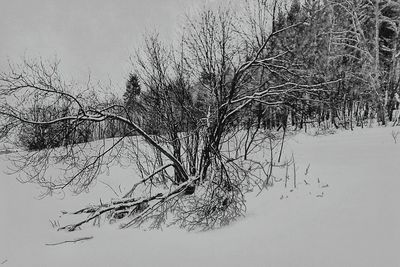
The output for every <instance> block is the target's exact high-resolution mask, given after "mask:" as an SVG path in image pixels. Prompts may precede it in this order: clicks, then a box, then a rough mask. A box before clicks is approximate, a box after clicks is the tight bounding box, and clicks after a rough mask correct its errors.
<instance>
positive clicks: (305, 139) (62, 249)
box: [0, 127, 400, 266]
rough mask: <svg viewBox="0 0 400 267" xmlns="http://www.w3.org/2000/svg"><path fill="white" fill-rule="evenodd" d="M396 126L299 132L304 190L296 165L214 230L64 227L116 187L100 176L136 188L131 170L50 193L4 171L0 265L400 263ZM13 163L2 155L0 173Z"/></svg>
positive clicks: (296, 141) (296, 145)
mask: <svg viewBox="0 0 400 267" xmlns="http://www.w3.org/2000/svg"><path fill="white" fill-rule="evenodd" d="M393 130H395V131H400V127H397V128H392V127H387V128H371V129H357V130H355V131H353V132H351V131H344V132H338V133H336V134H334V135H325V136H321V135H320V136H310V135H305V134H298V135H296V136H294V137H292V138H291V139H290V140H289V141H288V144H287V155H291V153H292V152H293V153H294V157H295V160H296V168H297V171H296V176H297V187H296V188H294V186H293V179H292V178H293V177H292V176H293V175H292V173H293V169H292V167H290V169H289V173H290V180H289V183H288V186H287V188H285V187H284V183H283V182H276V183H275V185H274V186H273V187H272V188H269V189H268V190H264V191H263V193H262V194H260V195H259V196H258V197H255V194H256V193H257V192H254V196H249V200H248V203H247V207H248V212H247V216H246V217H245V218H243V219H240V220H239V221H237V222H235V223H233V224H231V225H230V226H228V227H225V228H222V229H218V230H214V231H208V232H190V233H188V232H186V231H184V230H180V229H176V228H167V229H163V230H162V231H161V230H160V231H145V230H143V229H136V228H131V229H127V230H119V229H117V226H118V225H117V224H113V225H109V224H108V223H103V224H102V225H101V227H100V228H98V227H85V228H84V229H83V230H80V231H76V232H72V233H67V232H62V231H59V232H58V231H56V228H53V227H52V223H51V222H50V221H52V222H53V224H54V223H58V222H59V223H60V224H61V225H64V224H65V223H67V222H68V220H72V221H74V219H75V218H73V217H71V216H61V213H60V211H61V210H67V211H74V210H77V209H79V208H82V207H84V206H86V204H87V203H93V202H98V201H99V198H100V196H101V197H102V199H103V200H105V201H106V200H107V198H111V197H113V196H114V193H113V191H112V190H111V189H110V188H109V187H108V186H107V185H105V184H103V183H102V182H101V181H103V182H106V183H108V184H110V185H111V186H113V187H114V188H115V189H116V188H118V185H120V184H121V185H122V187H123V188H124V187H126V188H128V187H129V186H130V185H131V183H127V181H130V179H131V178H129V179H128V177H129V175H130V174H129V172H128V171H127V170H124V169H112V170H111V172H110V174H109V176H107V175H104V176H102V177H100V178H99V182H98V183H97V185H96V186H95V188H94V189H93V190H92V191H91V192H90V193H89V194H82V195H79V196H72V195H69V194H68V193H66V195H65V196H62V195H55V196H52V197H47V198H45V199H42V200H38V199H37V196H38V195H39V194H40V189H39V188H37V187H36V186H35V185H28V184H20V183H18V182H17V181H16V176H7V175H5V174H0V177H1V178H0V190H1V191H0V214H1V220H0V240H1V241H0V265H2V266H400V193H399V191H400V134H399V138H398V139H399V140H398V142H397V144H395V142H394V139H393V137H392V131H393ZM7 164H8V163H7V161H5V155H0V170H5V169H6V166H7ZM124 184H125V186H124ZM123 188H122V189H123ZM116 191H117V190H116ZM122 191H123V190H122ZM117 192H118V191H117ZM60 216H61V217H60ZM92 236H93V238H92V239H89V240H86V241H79V242H75V243H72V242H68V243H63V244H60V245H46V244H54V243H59V242H63V241H66V240H74V239H76V238H82V237H92Z"/></svg>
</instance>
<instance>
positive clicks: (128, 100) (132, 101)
mask: <svg viewBox="0 0 400 267" xmlns="http://www.w3.org/2000/svg"><path fill="white" fill-rule="evenodd" d="M139 95H140V84H139V78H138V76H137V75H136V74H132V73H130V74H129V78H128V80H127V81H126V91H125V93H124V95H123V100H124V104H125V107H126V108H127V109H128V110H129V111H132V110H134V108H135V106H136V104H137V103H138V97H139Z"/></svg>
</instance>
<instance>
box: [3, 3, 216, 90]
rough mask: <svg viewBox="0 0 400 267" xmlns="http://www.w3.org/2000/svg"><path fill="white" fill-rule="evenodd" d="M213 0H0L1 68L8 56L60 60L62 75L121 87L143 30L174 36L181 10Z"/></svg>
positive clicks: (13, 59) (184, 10)
mask: <svg viewBox="0 0 400 267" xmlns="http://www.w3.org/2000/svg"><path fill="white" fill-rule="evenodd" d="M206 1H207V2H214V1H215V0H0V71H4V70H6V69H7V64H8V63H7V61H8V60H11V61H12V62H18V61H20V60H21V59H22V58H23V57H24V56H26V57H28V58H39V57H41V58H43V59H51V58H54V57H55V56H56V57H57V58H59V59H60V60H61V67H62V71H63V74H64V76H65V77H67V78H68V79H69V78H74V79H75V80H77V81H84V80H85V79H86V78H87V77H88V73H89V72H90V73H91V76H92V79H94V80H101V81H103V82H106V81H108V80H110V79H111V81H112V82H113V84H115V85H116V86H117V87H118V85H119V86H120V87H121V86H123V84H124V83H125V82H124V81H125V78H126V77H127V74H128V73H129V70H130V64H129V56H130V55H132V54H133V53H134V49H135V47H137V46H138V45H140V43H141V41H142V36H143V33H144V32H145V31H146V30H148V31H149V30H153V29H156V30H158V31H159V32H160V34H161V36H162V37H163V38H167V39H168V38H169V39H171V38H174V35H175V34H176V33H177V31H178V27H177V26H178V25H179V21H181V20H182V18H183V15H184V13H185V12H186V11H188V10H190V9H191V8H193V7H195V6H198V5H201V4H203V3H205V2H206Z"/></svg>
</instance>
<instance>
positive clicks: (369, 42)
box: [20, 0, 400, 157]
mask: <svg viewBox="0 0 400 267" xmlns="http://www.w3.org/2000/svg"><path fill="white" fill-rule="evenodd" d="M241 8H242V10H243V11H233V10H230V9H226V8H220V9H219V10H218V11H213V10H204V11H203V12H201V13H200V14H199V15H196V16H192V17H190V16H188V18H187V21H186V23H185V25H184V28H183V29H184V30H183V35H182V38H181V41H180V42H178V45H176V46H175V47H171V46H169V45H166V44H164V43H163V42H162V41H161V40H160V38H159V37H158V35H157V34H153V35H148V36H147V37H146V38H145V40H144V44H143V46H142V48H141V49H140V50H139V51H137V52H136V55H135V57H134V61H133V70H132V74H131V75H130V76H129V78H128V79H127V83H126V92H125V93H124V95H123V97H122V99H121V98H120V97H115V98H114V99H113V100H112V101H106V102H108V103H99V102H98V103H96V105H97V107H98V106H101V105H104V106H107V105H109V104H110V103H111V104H113V105H118V106H120V111H121V114H125V113H126V114H128V116H129V119H130V120H132V121H134V122H135V123H137V124H138V125H139V126H140V127H142V128H143V129H144V130H145V131H146V132H147V133H149V134H154V135H159V134H161V135H167V136H168V139H169V140H170V141H171V143H172V146H173V147H175V150H176V151H175V152H176V153H175V155H176V156H177V157H178V155H180V152H179V148H180V147H181V144H179V142H180V141H179V138H178V134H179V133H181V132H191V131H193V130H195V129H198V128H201V127H202V125H207V124H212V123H213V122H215V121H218V119H219V117H221V116H222V115H224V116H225V115H226V114H225V112H226V111H225V110H224V105H226V106H228V104H229V105H230V104H235V103H238V107H237V109H238V110H237V112H236V111H235V110H230V112H233V114H234V115H235V116H234V119H233V120H232V119H230V118H229V125H230V126H229V127H233V128H234V127H236V126H240V127H244V128H245V129H248V128H249V127H254V126H256V127H257V128H264V129H270V130H271V129H280V128H284V129H286V128H287V126H291V127H293V129H303V128H306V127H307V125H312V126H315V127H323V128H326V129H327V128H331V127H336V128H338V127H343V128H346V129H350V128H351V129H352V128H353V127H356V126H360V127H363V126H364V125H366V124H368V123H370V122H371V121H373V120H376V121H377V122H378V123H379V124H381V125H386V124H387V123H388V121H391V120H392V119H393V118H392V114H393V110H395V109H396V108H398V105H399V103H398V101H397V100H396V93H398V92H399V85H400V78H399V77H400V76H399V71H400V69H399V68H400V67H399V56H400V48H399V40H400V39H399V31H400V26H399V24H400V21H399V17H400V4H399V3H398V2H397V1H389V0H354V1H345V0H331V1H327V0H305V1H299V0H293V1H286V2H285V1H278V0H274V1H265V0H255V1H246V2H245V3H244V4H243V6H241ZM254 55H256V58H257V60H253V58H254ZM252 60H253V61H252ZM246 61H247V62H248V64H249V66H250V65H251V70H250V71H248V70H247V69H246V73H245V74H243V75H237V74H238V73H239V74H241V73H240V71H241V69H237V68H236V67H237V66H241V68H245V67H246V64H244V65H243V64H242V63H246ZM241 64H242V65H241ZM243 66H244V67H243ZM236 76H240V79H237V78H236ZM236 79H237V80H236ZM239 91H241V92H244V93H238V92H239ZM236 93H238V94H237V95H236ZM229 94H233V95H235V98H230V95H229ZM241 95H242V96H243V97H245V98H246V99H247V100H251V101H248V102H246V101H245V100H246V99H240V96H241ZM231 96H232V95H231ZM397 99H398V98H397ZM232 100H233V101H236V102H233V103H231V102H229V101H232ZM226 101H228V102H227V103H226V104H224V103H225V102H226ZM243 101H244V102H243ZM240 105H244V106H245V107H246V108H240ZM53 111H54V112H55V113H59V112H67V113H68V110H65V108H64V110H63V109H62V108H59V109H58V110H53ZM46 112H47V113H49V112H50V113H51V112H52V110H49V109H46ZM30 116H52V115H44V114H42V111H41V109H40V108H38V109H36V110H33V111H32V113H31V114H30ZM224 123H225V121H224ZM68 129H73V130H68ZM132 134H135V132H134V131H132V130H131V129H127V128H126V126H125V125H124V123H120V122H118V121H114V120H109V121H108V120H105V121H103V122H102V123H101V124H98V123H91V122H88V123H87V124H86V123H83V124H80V125H75V126H74V127H71V126H70V125H65V124H62V123H60V124H52V125H32V129H30V128H29V129H27V128H26V129H24V130H23V131H21V134H20V140H21V141H22V142H24V143H25V146H27V147H28V148H30V149H38V148H40V147H48V146H50V147H55V146H60V145H67V144H71V143H74V142H88V141H92V140H96V139H102V138H109V137H118V136H124V135H132ZM46 142H47V143H46ZM192 142H198V135H197V137H196V135H194V137H193V140H192Z"/></svg>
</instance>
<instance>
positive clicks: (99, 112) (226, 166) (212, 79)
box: [0, 2, 335, 231]
mask: <svg viewBox="0 0 400 267" xmlns="http://www.w3.org/2000/svg"><path fill="white" fill-rule="evenodd" d="M260 3H261V2H260ZM275 3H276V2H275ZM257 8H260V9H267V8H269V7H268V6H266V5H258V6H257ZM264 11H265V10H264ZM264 11H263V14H267V13H265V12H264ZM260 12H261V11H260ZM256 14H258V13H256ZM270 14H272V15H271V16H270V17H269V18H270V20H271V19H272V21H273V20H274V15H273V14H275V11H274V8H273V10H272V11H271V12H270ZM250 21H252V23H260V24H259V25H260V26H261V27H263V31H259V33H257V34H260V35H261V36H252V37H251V38H249V36H248V35H247V33H246V31H244V30H241V28H240V27H239V23H238V20H237V19H236V16H235V14H234V13H233V11H232V10H229V9H223V8H220V9H219V10H218V11H213V10H204V11H202V12H201V13H200V14H199V16H197V17H193V18H188V21H187V25H186V28H185V32H184V35H183V38H182V43H181V46H180V47H179V48H178V49H176V50H170V49H167V48H166V47H165V46H164V45H163V44H162V43H161V42H160V41H159V40H158V39H157V38H156V36H150V37H149V38H148V39H146V40H145V49H144V51H143V54H140V53H139V54H138V57H137V58H136V59H135V60H134V64H135V68H136V73H138V75H139V78H140V80H141V83H142V84H143V88H142V89H143V90H141V100H140V101H142V104H143V105H142V107H140V109H141V111H140V112H141V114H142V116H143V118H144V119H145V120H147V121H150V120H153V121H155V122H156V124H157V128H155V129H154V130H156V131H155V132H153V133H152V135H150V134H149V132H147V131H146V130H144V128H143V127H140V126H139V125H138V124H137V123H135V122H134V120H133V119H132V118H131V116H130V114H131V113H130V112H129V111H127V110H126V109H125V107H124V106H122V105H120V104H118V103H111V104H109V105H104V104H101V103H104V102H100V101H96V97H95V96H93V94H91V93H90V92H91V90H89V89H90V86H87V88H85V90H84V91H83V92H82V93H79V92H74V90H75V88H74V85H73V84H67V83H65V82H64V81H63V80H62V78H61V75H60V73H59V70H58V64H57V63H56V64H50V65H46V64H44V63H42V62H38V63H34V62H29V61H25V62H24V63H23V64H22V65H21V66H10V71H9V72H8V73H2V74H0V95H1V96H2V99H1V101H2V102H3V103H2V105H1V108H0V116H1V122H2V124H1V126H0V127H1V128H0V132H1V133H2V136H10V135H11V136H12V134H15V132H17V131H18V130H19V129H20V127H21V125H25V124H31V125H53V124H56V123H60V122H68V123H69V127H72V128H73V127H77V125H79V124H81V123H83V122H88V123H93V124H97V123H102V122H104V121H115V122H118V123H122V124H124V125H126V126H127V129H130V130H131V131H132V132H133V131H134V132H135V133H136V134H137V136H136V137H130V136H129V135H130V132H129V131H128V132H125V133H124V134H123V135H122V136H120V137H117V138H114V139H110V140H107V141H104V142H103V143H99V142H97V143H96V142H94V143H93V142H92V143H83V144H78V143H72V144H70V145H68V146H65V147H62V148H49V149H44V150H39V151H34V152H22V153H20V154H19V157H18V158H17V159H16V160H15V161H14V163H15V167H16V171H19V172H20V173H23V174H24V175H25V176H24V177H25V181H30V182H35V183H39V184H41V185H42V186H44V187H45V188H47V189H48V190H49V192H51V191H52V190H55V189H64V188H66V187H67V186H73V187H74V188H75V190H76V191H77V192H80V191H82V190H86V189H87V188H88V187H89V186H90V185H91V183H92V182H93V181H94V179H95V178H96V176H97V175H98V174H99V173H101V172H102V171H104V170H105V168H106V167H107V166H110V164H114V163H118V162H119V161H121V160H122V158H123V157H124V156H126V155H127V154H130V155H131V156H133V157H134V159H135V160H136V162H137V164H138V170H139V172H140V174H141V175H142V180H141V181H139V182H137V183H135V184H134V185H133V187H132V188H131V189H130V190H129V191H128V192H127V193H126V194H125V195H124V197H122V198H121V199H118V200H114V201H111V202H109V203H100V204H99V205H97V206H90V207H87V208H84V209H82V210H79V211H77V212H75V213H88V214H89V216H88V218H87V219H85V220H83V221H80V222H78V223H76V224H72V225H68V226H65V227H62V228H61V229H68V230H71V231H72V230H75V229H77V228H78V227H80V226H81V225H83V224H85V223H88V222H90V221H93V220H96V219H97V218H98V217H99V216H101V215H102V214H107V216H108V218H110V220H117V219H122V218H127V219H126V220H125V221H124V224H123V225H122V226H123V227H128V226H131V225H141V224H142V223H150V226H151V227H160V226H161V225H163V224H164V223H176V224H178V225H180V226H183V227H186V228H188V229H193V228H197V227H200V228H203V229H209V228H212V227H216V226H220V225H224V224H227V223H229V222H231V221H232V220H235V219H236V218H237V217H238V216H242V215H243V214H244V213H245V209H246V206H245V198H244V194H245V193H246V192H248V191H250V190H252V189H253V188H254V187H255V186H258V187H259V188H260V190H262V188H263V187H265V186H268V185H269V184H270V178H271V177H272V166H273V160H272V158H273V155H272V149H273V148H274V147H276V146H277V144H278V142H276V141H279V136H278V134H277V133H273V132H271V131H264V130H261V129H260V121H258V122H257V121H254V120H249V121H250V122H249V123H247V124H246V123H245V122H246V119H245V118H246V115H248V114H249V113H252V109H254V108H255V107H256V106H257V105H258V104H262V109H261V115H260V116H261V117H262V114H263V113H265V112H266V110H268V108H271V107H275V108H278V107H280V106H284V104H285V101H284V98H285V96H290V95H292V96H297V94H296V93H299V92H301V93H302V94H303V93H306V92H316V91H318V90H322V89H323V88H324V86H326V85H328V84H330V83H334V82H335V81H332V82H324V83H319V84H309V83H308V79H302V76H301V75H302V72H301V70H300V69H298V66H293V65H292V64H291V63H290V62H289V61H287V60H285V58H284V55H285V54H286V53H288V52H282V53H273V52H269V48H270V45H271V42H272V40H274V39H275V38H279V36H280V34H281V33H283V32H285V31H287V30H288V29H291V28H294V27H297V26H298V25H300V24H301V23H297V24H294V25H290V26H287V27H285V28H281V29H277V30H275V29H272V28H268V26H267V24H266V23H267V22H266V21H267V16H265V17H263V19H262V21H260V20H258V19H257V18H255V19H254V20H250ZM250 26H251V25H250ZM250 28H251V27H250ZM244 29H246V27H245V28H244ZM253 34H254V33H251V35H253ZM252 38H255V39H256V40H257V41H255V42H253V41H252V40H253V39H252ZM250 42H251V43H250ZM242 44H246V45H244V46H242ZM250 44H251V45H250ZM295 67H296V68H295ZM32 93H35V94H37V97H38V100H39V101H40V103H42V105H44V106H50V105H58V104H61V103H64V102H68V103H70V104H69V105H70V110H71V112H70V114H68V115H63V114H62V113H59V114H56V115H57V116H56V117H55V118H35V119H30V118H27V112H28V110H29V109H30V108H32V105H33V103H32V101H30V100H29V98H30V95H32ZM302 94H300V95H302ZM90 96H91V97H90ZM138 108H139V107H138ZM247 117H248V116H247ZM261 117H260V118H261ZM266 140H268V142H266ZM263 149H270V150H271V157H270V158H269V159H268V158H267V159H261V160H260V158H259V157H258V158H257V157H256V155H257V153H258V152H260V151H262V150H263ZM49 166H58V167H59V168H60V169H62V170H63V173H62V175H60V177H59V178H56V177H51V176H50V177H49V176H48V173H47V170H48V167H49ZM170 169H172V170H173V171H172V172H171V171H170ZM258 171H260V172H261V173H263V175H261V176H260V175H259V172H258ZM171 214H172V216H171V218H170V219H168V218H169V217H168V215H171Z"/></svg>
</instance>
